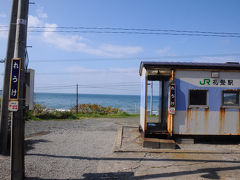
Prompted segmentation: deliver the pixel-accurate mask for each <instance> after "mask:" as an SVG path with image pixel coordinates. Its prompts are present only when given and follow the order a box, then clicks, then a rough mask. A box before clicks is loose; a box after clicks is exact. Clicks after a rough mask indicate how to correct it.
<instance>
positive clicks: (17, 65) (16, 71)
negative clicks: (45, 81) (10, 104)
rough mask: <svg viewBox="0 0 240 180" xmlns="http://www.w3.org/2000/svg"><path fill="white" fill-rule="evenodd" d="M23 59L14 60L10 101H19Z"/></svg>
mask: <svg viewBox="0 0 240 180" xmlns="http://www.w3.org/2000/svg"><path fill="white" fill-rule="evenodd" d="M20 71H21V59H19V58H17V59H12V64H11V76H10V85H9V86H10V87H9V99H10V100H18V98H19V97H18V94H19V79H20Z"/></svg>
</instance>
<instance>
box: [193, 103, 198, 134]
mask: <svg viewBox="0 0 240 180" xmlns="http://www.w3.org/2000/svg"><path fill="white" fill-rule="evenodd" d="M198 111H199V108H198V107H197V108H195V119H194V133H197V130H198Z"/></svg>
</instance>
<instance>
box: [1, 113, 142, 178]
mask: <svg viewBox="0 0 240 180" xmlns="http://www.w3.org/2000/svg"><path fill="white" fill-rule="evenodd" d="M137 123H138V118H131V119H125V118H124V119H121V118H119V119H85V120H74V121H29V122H26V125H25V136H26V139H25V142H26V145H27V146H26V155H25V172H26V173H25V176H26V177H27V178H28V179H38V178H41V179H81V178H83V179H84V177H83V174H87V173H95V172H97V165H98V161H100V160H101V158H104V157H107V156H109V155H110V154H112V152H113V143H114V139H115V135H116V132H117V128H118V126H119V125H129V124H130V125H137ZM0 160H1V161H0V179H9V174H10V172H9V166H10V160H9V157H4V156H0ZM89 178H90V179H91V178H93V179H95V178H96V177H95V176H94V175H93V177H88V178H87V179H89Z"/></svg>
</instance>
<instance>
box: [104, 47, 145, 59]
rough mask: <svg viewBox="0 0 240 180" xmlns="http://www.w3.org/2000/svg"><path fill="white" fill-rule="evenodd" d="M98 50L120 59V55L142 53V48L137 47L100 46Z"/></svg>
mask: <svg viewBox="0 0 240 180" xmlns="http://www.w3.org/2000/svg"><path fill="white" fill-rule="evenodd" d="M100 49H101V50H102V51H104V52H106V53H110V54H115V56H118V57H121V55H122V54H124V55H131V54H138V53H140V52H142V48H141V47H139V46H119V45H112V44H104V45H102V46H100Z"/></svg>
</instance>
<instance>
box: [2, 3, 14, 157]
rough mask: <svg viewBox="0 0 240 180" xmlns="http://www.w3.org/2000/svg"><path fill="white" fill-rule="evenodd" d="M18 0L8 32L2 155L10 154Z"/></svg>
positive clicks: (3, 102) (3, 93)
mask: <svg viewBox="0 0 240 180" xmlns="http://www.w3.org/2000/svg"><path fill="white" fill-rule="evenodd" d="M17 9H18V0H13V2H12V12H11V20H10V24H9V32H8V45H7V53H6V58H5V72H4V80H3V92H2V104H1V110H0V111H1V112H0V113H1V115H0V151H1V152H0V154H1V153H2V154H4V155H8V154H9V153H10V149H9V144H10V136H9V135H10V131H9V128H8V99H9V82H10V69H11V68H10V67H11V60H12V58H13V56H14V47H15V37H16V21H17Z"/></svg>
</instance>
